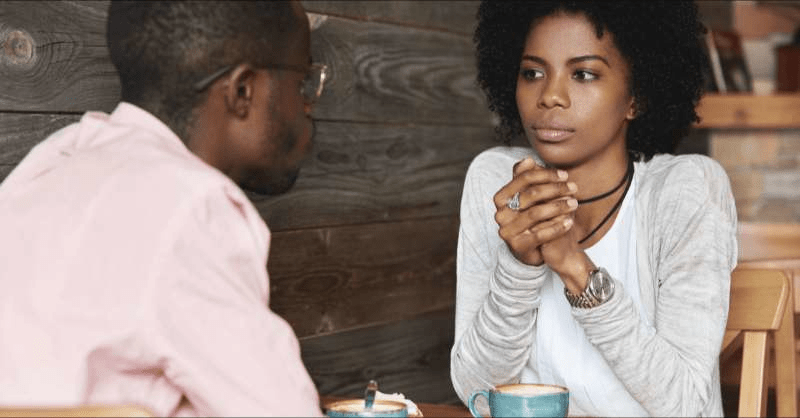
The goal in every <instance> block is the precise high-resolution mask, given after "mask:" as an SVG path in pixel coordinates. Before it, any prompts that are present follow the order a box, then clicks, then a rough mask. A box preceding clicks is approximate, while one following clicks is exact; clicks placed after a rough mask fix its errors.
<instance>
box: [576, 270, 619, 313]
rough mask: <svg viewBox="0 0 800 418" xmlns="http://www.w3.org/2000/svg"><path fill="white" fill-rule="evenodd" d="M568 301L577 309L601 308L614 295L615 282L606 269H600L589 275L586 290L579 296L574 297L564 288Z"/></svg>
mask: <svg viewBox="0 0 800 418" xmlns="http://www.w3.org/2000/svg"><path fill="white" fill-rule="evenodd" d="M564 294H565V295H566V296H567V301H568V302H569V304H570V305H572V306H573V307H575V308H583V309H589V308H594V307H596V306H600V305H601V304H602V303H603V302H605V301H607V300H608V299H609V298H610V297H611V295H613V294H614V280H613V279H612V278H611V276H610V275H609V274H608V272H607V271H606V269H604V268H602V267H600V268H597V269H594V270H592V272H591V273H589V280H588V282H587V283H586V288H585V289H583V292H581V294H579V295H573V294H572V293H570V292H569V290H567V288H566V287H564Z"/></svg>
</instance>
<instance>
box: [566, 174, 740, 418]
mask: <svg viewBox="0 0 800 418" xmlns="http://www.w3.org/2000/svg"><path fill="white" fill-rule="evenodd" d="M684 161H685V162H683V163H681V164H678V165H676V166H675V167H673V169H672V170H671V171H670V172H669V173H667V174H666V176H665V180H664V183H663V184H662V185H661V186H660V187H653V188H652V189H651V190H652V194H653V198H652V201H653V202H655V203H654V207H651V208H650V210H649V213H647V214H639V215H638V216H646V217H647V222H648V225H650V228H651V230H650V234H649V235H648V236H647V237H643V236H641V235H640V236H639V237H638V239H648V241H649V242H648V246H649V247H650V254H648V257H650V258H651V260H650V264H651V270H652V271H653V275H654V277H655V279H656V284H657V289H656V294H657V299H656V308H655V309H656V311H655V332H652V331H651V329H649V327H647V326H646V325H645V324H644V323H643V322H642V320H641V319H640V316H639V313H638V312H637V310H636V307H635V306H634V305H633V302H632V300H631V298H630V297H629V296H628V295H627V293H626V292H631V291H638V289H625V290H624V291H621V292H618V293H616V294H615V295H614V297H612V298H611V299H609V301H608V302H606V303H605V304H603V305H600V306H599V307H597V308H593V309H577V308H573V310H572V312H573V315H574V316H575V317H576V319H577V321H578V322H579V323H580V324H581V325H582V326H583V328H584V330H585V332H586V336H587V337H588V339H589V341H590V342H591V343H592V344H594V345H595V346H596V347H597V349H598V350H599V351H600V352H601V353H602V354H603V356H604V357H605V359H606V360H607V361H608V363H609V365H610V366H611V367H612V369H613V370H614V373H615V374H616V375H617V376H618V377H619V379H620V380H621V381H622V382H623V383H624V384H625V386H626V387H627V388H628V390H629V391H630V393H631V394H632V395H633V396H634V397H635V398H636V399H637V400H638V401H639V402H640V403H641V404H642V405H643V406H644V407H645V409H646V410H647V411H648V412H649V413H650V414H651V415H653V416H698V415H701V414H702V412H703V411H704V410H707V406H708V404H709V403H710V402H712V401H715V399H714V391H719V387H718V386H717V387H715V385H718V380H717V378H716V377H715V376H717V373H718V369H717V368H718V361H719V351H720V346H721V343H722V336H723V334H724V331H725V323H726V321H727V313H728V300H729V292H730V273H731V271H732V270H733V268H734V267H735V264H736V252H737V244H736V209H735V206H734V203H733V195H732V193H731V191H730V185H729V183H728V179H727V175H726V174H725V172H724V171H723V170H722V168H721V167H719V165H717V164H716V163H715V162H713V161H712V160H710V159H700V160H684ZM691 161H694V162H693V163H692V162H691ZM686 162H690V163H686ZM697 162H699V163H697ZM617 285H618V286H619V282H617Z"/></svg>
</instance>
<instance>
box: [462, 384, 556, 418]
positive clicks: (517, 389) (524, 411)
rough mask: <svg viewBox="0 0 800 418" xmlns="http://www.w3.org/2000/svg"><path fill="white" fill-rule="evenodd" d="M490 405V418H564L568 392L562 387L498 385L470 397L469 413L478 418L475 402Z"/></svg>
mask: <svg viewBox="0 0 800 418" xmlns="http://www.w3.org/2000/svg"><path fill="white" fill-rule="evenodd" d="M478 396H484V397H486V399H487V400H488V401H489V411H490V412H491V413H492V417H495V418H497V417H565V416H567V410H568V409H569V390H568V389H567V388H565V387H563V386H557V385H544V384H513V385H500V386H497V387H495V388H494V389H492V390H488V391H486V390H480V391H477V392H475V393H473V394H472V396H470V397H469V412H471V413H472V416H474V417H477V418H481V414H480V413H479V412H478V410H477V408H475V399H476V398H477V397H478Z"/></svg>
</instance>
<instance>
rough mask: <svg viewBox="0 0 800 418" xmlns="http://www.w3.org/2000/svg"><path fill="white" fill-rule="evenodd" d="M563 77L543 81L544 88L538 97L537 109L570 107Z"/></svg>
mask: <svg viewBox="0 0 800 418" xmlns="http://www.w3.org/2000/svg"><path fill="white" fill-rule="evenodd" d="M563 78H564V77H563V76H560V75H558V76H554V77H548V78H546V79H545V82H544V88H543V89H542V92H541V95H540V96H539V103H538V104H539V107H543V108H545V109H550V108H554V107H562V108H567V107H569V105H570V100H569V93H568V91H567V85H566V82H565V80H563Z"/></svg>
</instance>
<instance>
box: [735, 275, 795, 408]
mask: <svg viewBox="0 0 800 418" xmlns="http://www.w3.org/2000/svg"><path fill="white" fill-rule="evenodd" d="M788 300H789V280H788V279H787V278H786V276H785V275H784V274H783V273H782V272H780V271H776V270H757V269H738V268H737V269H736V270H734V271H733V274H732V275H731V299H730V310H729V313H728V323H727V326H726V333H725V338H724V340H723V344H722V354H721V360H722V361H724V358H723V357H726V356H730V355H731V353H733V352H736V350H737V347H742V373H741V378H740V385H739V409H738V414H739V416H742V417H763V416H765V415H766V412H767V370H768V367H775V366H776V365H775V362H772V361H770V359H769V349H768V340H770V339H771V338H773V336H774V333H775V331H777V330H778V329H780V327H781V325H782V324H781V322H782V321H781V320H782V319H783V316H784V314H785V312H786V307H787V301H788Z"/></svg>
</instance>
